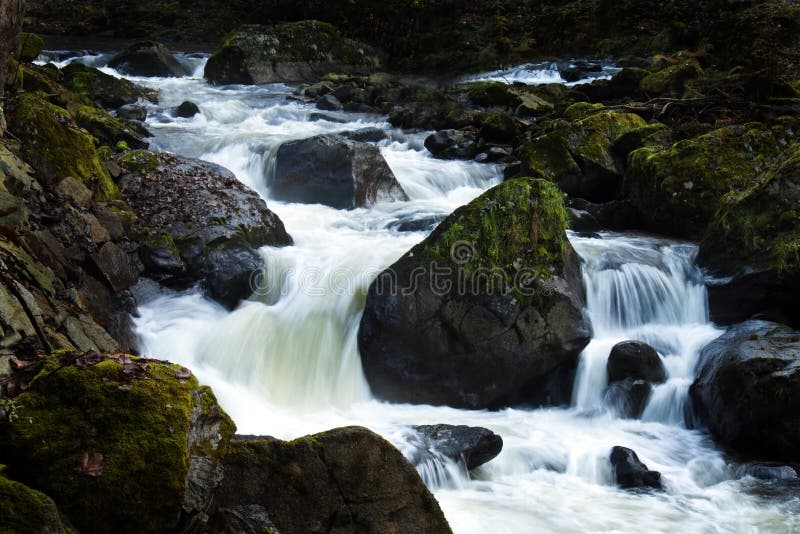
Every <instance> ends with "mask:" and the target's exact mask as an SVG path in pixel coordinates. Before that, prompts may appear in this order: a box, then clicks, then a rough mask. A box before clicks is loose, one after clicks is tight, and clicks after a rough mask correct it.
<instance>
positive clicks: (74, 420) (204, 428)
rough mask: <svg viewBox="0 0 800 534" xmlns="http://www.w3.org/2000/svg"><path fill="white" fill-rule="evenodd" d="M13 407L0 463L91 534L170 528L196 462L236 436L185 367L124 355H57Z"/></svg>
mask: <svg viewBox="0 0 800 534" xmlns="http://www.w3.org/2000/svg"><path fill="white" fill-rule="evenodd" d="M10 402H11V406H12V408H11V409H12V412H13V417H11V420H10V422H9V423H8V424H7V425H6V427H5V428H4V429H3V431H2V433H1V434H0V455H2V456H1V457H2V461H4V462H7V463H8V464H9V465H10V466H11V468H10V471H11V474H12V475H14V476H15V477H16V478H18V479H19V480H22V481H24V482H25V483H27V484H30V485H31V486H33V487H36V488H39V489H41V490H43V491H45V492H47V493H48V494H50V495H53V496H54V499H55V500H56V502H57V504H58V506H59V509H60V510H61V511H62V512H63V513H64V514H66V516H67V517H69V518H70V519H71V520H72V521H73V522H74V524H75V526H76V527H77V528H78V529H79V530H80V531H81V532H87V533H92V532H111V531H115V532H131V533H134V532H136V533H138V532H164V531H167V530H170V529H172V528H174V527H175V526H176V525H177V523H178V520H179V516H180V514H181V509H182V508H183V507H184V506H185V500H186V499H187V476H188V475H189V472H190V464H192V462H193V459H194V458H200V457H205V458H208V459H210V460H212V461H217V460H218V459H219V458H220V457H221V456H222V454H223V453H224V451H225V447H226V444H227V441H228V439H229V438H230V436H231V435H232V434H233V432H234V430H235V429H234V426H233V423H232V422H231V420H230V418H228V416H227V415H225V413H224V412H222V411H221V409H220V408H219V406H218V405H217V402H216V399H215V398H214V394H213V393H212V392H211V390H210V389H209V388H207V387H200V386H198V383H197V380H196V379H195V378H194V377H193V376H191V374H190V373H189V372H188V371H187V370H186V369H183V368H182V367H180V366H177V365H172V364H169V363H167V362H160V361H155V360H144V359H137V358H133V357H129V356H125V355H116V356H102V355H99V354H96V353H94V354H87V355H84V356H78V355H72V354H69V353H61V354H55V355H53V356H51V357H49V358H48V359H47V360H45V361H44V363H43V366H42V370H41V372H40V373H39V374H38V375H37V376H36V377H35V378H34V379H33V381H32V382H31V383H30V384H29V386H28V388H27V389H26V391H25V392H24V393H22V394H21V395H19V396H18V397H16V398H14V399H12V400H11V401H10Z"/></svg>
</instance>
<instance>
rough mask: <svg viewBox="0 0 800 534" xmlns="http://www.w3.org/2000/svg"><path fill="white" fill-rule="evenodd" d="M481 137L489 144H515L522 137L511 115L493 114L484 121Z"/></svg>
mask: <svg viewBox="0 0 800 534" xmlns="http://www.w3.org/2000/svg"><path fill="white" fill-rule="evenodd" d="M480 135H481V137H482V138H483V139H484V140H486V141H489V142H495V143H513V142H514V141H515V140H516V138H517V137H518V136H519V135H520V129H519V126H518V125H517V121H516V120H514V118H512V117H511V116H510V115H507V114H506V113H492V114H490V115H488V116H486V117H485V118H484V119H483V122H482V124H481V133H480Z"/></svg>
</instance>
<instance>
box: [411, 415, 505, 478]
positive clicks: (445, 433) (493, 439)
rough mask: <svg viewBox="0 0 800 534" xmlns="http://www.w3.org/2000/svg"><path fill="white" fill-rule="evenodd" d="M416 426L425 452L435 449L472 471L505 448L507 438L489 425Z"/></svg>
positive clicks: (415, 428)
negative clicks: (483, 426) (490, 428)
mask: <svg viewBox="0 0 800 534" xmlns="http://www.w3.org/2000/svg"><path fill="white" fill-rule="evenodd" d="M413 428H414V430H415V431H416V432H417V433H418V435H419V439H420V445H421V448H422V449H423V450H424V451H430V450H431V449H433V450H435V451H436V452H438V453H440V454H442V455H444V456H446V457H447V458H450V459H451V460H453V461H455V462H460V463H462V464H463V465H464V466H465V467H466V468H467V469H468V470H470V471H471V470H473V469H475V468H477V467H480V466H481V465H483V464H485V463H486V462H488V461H490V460H492V459H493V458H495V457H496V456H497V455H498V454H500V452H501V451H502V450H503V438H502V437H500V436H498V435H497V434H495V433H494V432H492V431H491V430H489V429H487V428H481V427H474V426H463V425H459V426H453V425H421V426H415V427H413ZM414 463H415V464H417V463H418V462H414Z"/></svg>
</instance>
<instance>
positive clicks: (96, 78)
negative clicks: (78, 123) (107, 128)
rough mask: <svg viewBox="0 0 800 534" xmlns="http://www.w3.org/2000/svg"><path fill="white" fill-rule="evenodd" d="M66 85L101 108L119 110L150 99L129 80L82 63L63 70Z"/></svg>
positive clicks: (76, 63) (73, 64) (70, 65)
mask: <svg viewBox="0 0 800 534" xmlns="http://www.w3.org/2000/svg"><path fill="white" fill-rule="evenodd" d="M63 75H64V85H65V86H66V87H67V88H68V89H70V90H72V91H74V92H75V93H77V94H79V95H81V96H82V97H84V98H85V99H88V100H91V101H92V102H95V103H97V104H99V105H101V106H105V107H108V108H118V107H120V106H122V105H124V104H133V103H135V102H136V101H137V100H139V99H140V98H150V97H151V95H150V94H148V92H147V91H146V90H145V89H143V88H141V87H138V86H136V85H134V84H133V83H131V82H129V81H128V80H123V79H121V78H115V77H113V76H110V75H108V74H105V73H103V72H101V71H99V70H97V69H95V68H93V67H89V66H87V65H84V64H82V63H78V62H74V63H70V64H69V65H67V66H66V67H64V69H63Z"/></svg>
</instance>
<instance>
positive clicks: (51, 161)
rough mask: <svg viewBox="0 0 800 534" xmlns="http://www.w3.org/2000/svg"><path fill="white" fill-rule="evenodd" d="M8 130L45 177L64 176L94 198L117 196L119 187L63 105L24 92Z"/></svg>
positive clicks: (28, 158) (52, 179) (92, 142)
mask: <svg viewBox="0 0 800 534" xmlns="http://www.w3.org/2000/svg"><path fill="white" fill-rule="evenodd" d="M10 127H11V131H12V132H13V133H14V135H16V136H17V137H19V138H20V139H22V140H23V151H24V153H25V156H26V158H27V160H28V161H29V163H30V164H31V165H32V166H33V167H34V168H35V169H36V170H37V171H38V172H40V173H41V174H42V175H43V176H45V177H46V178H47V179H48V180H50V181H52V182H54V183H57V182H59V181H61V180H62V179H64V178H66V177H67V176H72V177H73V178H76V179H78V180H80V181H81V182H83V183H84V184H85V185H86V186H87V187H89V189H91V190H92V191H94V193H95V199H96V200H98V201H107V200H111V199H118V198H120V194H119V190H118V189H117V186H116V185H115V184H114V182H113V181H112V180H111V176H109V174H108V171H107V170H106V168H105V166H103V164H102V163H101V162H100V158H99V157H98V155H97V150H96V149H95V145H94V140H93V139H92V137H91V136H90V135H88V134H87V133H86V132H84V131H83V130H81V129H79V128H78V127H77V125H76V124H75V122H74V121H73V120H72V117H71V116H70V114H69V113H68V112H67V111H66V110H65V109H63V108H60V107H58V106H55V105H53V104H51V103H50V102H48V101H47V100H45V97H44V95H43V94H41V93H25V94H22V95H20V96H19V97H18V98H17V99H16V100H15V101H14V118H13V120H12V121H11V125H10Z"/></svg>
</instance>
